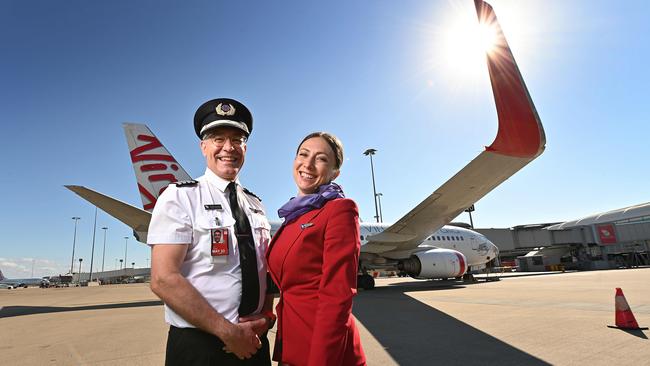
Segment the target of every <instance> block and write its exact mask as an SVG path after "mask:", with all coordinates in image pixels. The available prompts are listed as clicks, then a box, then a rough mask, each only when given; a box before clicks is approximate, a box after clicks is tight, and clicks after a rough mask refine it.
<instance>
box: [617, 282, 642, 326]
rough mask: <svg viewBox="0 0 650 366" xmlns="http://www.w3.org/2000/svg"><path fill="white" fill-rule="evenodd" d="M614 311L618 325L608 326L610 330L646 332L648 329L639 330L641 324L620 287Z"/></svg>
mask: <svg viewBox="0 0 650 366" xmlns="http://www.w3.org/2000/svg"><path fill="white" fill-rule="evenodd" d="M614 308H615V309H614V310H615V313H616V325H615V326H614V325H608V327H610V328H618V329H630V330H645V329H648V328H639V323H637V322H636V319H635V318H634V314H632V310H630V305H628V304H627V300H625V295H623V290H621V288H620V287H617V288H616V296H614Z"/></svg>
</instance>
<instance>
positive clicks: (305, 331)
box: [266, 198, 366, 366]
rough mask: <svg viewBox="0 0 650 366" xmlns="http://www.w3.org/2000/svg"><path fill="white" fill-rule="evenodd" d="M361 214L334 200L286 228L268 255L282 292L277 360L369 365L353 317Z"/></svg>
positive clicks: (301, 364)
mask: <svg viewBox="0 0 650 366" xmlns="http://www.w3.org/2000/svg"><path fill="white" fill-rule="evenodd" d="M359 239H360V238H359V212H358V209H357V206H356V204H355V203H354V201H352V200H350V199H345V198H342V199H335V200H332V201H329V202H327V203H326V204H325V205H324V206H323V207H322V208H320V209H315V210H312V211H309V212H307V213H306V214H304V215H302V216H301V217H299V218H298V219H296V220H295V221H293V222H292V223H290V224H288V225H283V226H282V227H281V228H280V229H279V230H278V232H277V233H276V234H275V235H274V237H273V240H272V241H271V244H270V246H269V249H268V252H267V254H266V256H267V260H268V263H269V271H270V272H271V276H272V277H273V280H274V281H275V283H276V284H278V287H279V288H280V292H281V294H280V301H279V303H278V306H277V307H276V311H277V314H278V333H277V335H276V339H275V349H274V352H273V359H274V360H276V361H281V362H283V363H287V364H290V365H296V366H304V365H327V366H331V365H345V366H348V365H365V363H366V357H365V355H364V353H363V349H362V348H361V340H360V338H359V332H358V331H357V328H356V325H355V323H354V318H353V317H352V298H353V297H354V295H355V294H356V293H357V267H358V265H359V248H360V242H359Z"/></svg>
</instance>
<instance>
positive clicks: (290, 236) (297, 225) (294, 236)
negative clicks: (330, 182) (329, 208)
mask: <svg viewBox="0 0 650 366" xmlns="http://www.w3.org/2000/svg"><path fill="white" fill-rule="evenodd" d="M324 207H325V206H324V205H323V207H321V208H319V209H315V210H312V211H309V212H307V213H306V214H304V215H302V216H300V217H299V218H298V219H297V220H296V221H294V222H292V223H290V224H288V225H284V224H283V225H282V226H280V228H279V229H278V231H277V232H276V233H275V235H273V238H272V239H271V243H270V244H269V249H268V250H267V251H266V260H267V262H268V260H269V255H270V254H271V250H272V249H273V246H274V244H275V241H276V239H277V238H279V237H280V234H282V235H283V240H286V241H288V242H290V243H291V244H289V245H288V247H287V253H289V251H291V248H292V247H293V246H294V244H296V241H297V240H298V238H300V236H301V235H302V233H303V232H304V231H305V229H307V228H308V227H309V226H307V225H309V224H310V223H312V221H313V220H314V219H315V218H316V217H317V216H318V215H319V214H320V213H321V212H322V211H323V208H324ZM285 259H286V258H285ZM283 264H284V261H283ZM277 275H278V276H281V273H277ZM271 276H272V277H273V279H274V280H275V281H276V283H278V284H279V283H280V282H278V280H279V279H280V278H277V277H276V273H273V272H271Z"/></svg>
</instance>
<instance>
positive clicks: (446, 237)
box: [271, 222, 499, 267]
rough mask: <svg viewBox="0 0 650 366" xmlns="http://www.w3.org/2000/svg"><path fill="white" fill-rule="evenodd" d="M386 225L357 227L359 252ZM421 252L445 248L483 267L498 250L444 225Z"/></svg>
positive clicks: (467, 232) (485, 240) (466, 231)
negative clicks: (457, 252)
mask: <svg viewBox="0 0 650 366" xmlns="http://www.w3.org/2000/svg"><path fill="white" fill-rule="evenodd" d="M281 224H282V223H281V222H271V235H274V234H275V232H276V231H277V230H278V228H279V227H280V225H281ZM390 226H391V224H386V223H381V224H379V223H377V224H375V223H365V222H362V223H361V224H360V225H359V229H360V235H361V237H360V239H361V252H363V246H364V245H365V244H366V243H368V237H369V236H372V235H375V234H378V233H380V232H382V231H384V230H385V229H386V228H388V227H390ZM419 248H422V250H425V249H429V248H445V249H453V250H457V251H459V252H461V253H463V255H464V256H465V258H466V260H467V265H468V266H470V267H480V266H484V265H485V264H486V263H487V262H489V261H491V260H493V259H494V258H496V257H497V255H498V253H499V249H498V248H497V246H496V245H494V243H492V242H491V241H490V240H488V238H486V237H485V235H483V234H481V233H478V232H476V231H473V230H469V229H465V228H461V227H457V226H450V225H445V226H443V227H442V228H441V229H440V230H438V231H436V232H435V233H433V234H431V235H430V236H429V237H427V238H426V239H425V240H424V241H423V242H422V243H421V244H420V245H419Z"/></svg>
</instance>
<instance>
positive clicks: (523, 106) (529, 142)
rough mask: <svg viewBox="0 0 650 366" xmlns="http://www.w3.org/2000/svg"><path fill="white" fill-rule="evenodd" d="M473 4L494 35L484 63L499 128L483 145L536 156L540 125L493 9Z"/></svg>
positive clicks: (482, 3)
mask: <svg viewBox="0 0 650 366" xmlns="http://www.w3.org/2000/svg"><path fill="white" fill-rule="evenodd" d="M474 5H475V6H476V14H477V16H478V19H479V22H480V23H483V24H487V25H489V26H490V27H493V28H494V30H495V32H496V35H497V41H496V42H495V43H496V44H495V48H494V50H492V51H490V52H488V55H487V63H488V70H489V72H490V82H491V83H492V92H493V94H494V101H495V103H496V108H497V114H498V116H499V131H498V133H497V136H496V138H495V139H494V142H492V145H490V146H488V147H487V148H486V149H487V150H488V151H492V152H495V153H498V154H503V155H508V156H516V157H521V158H533V157H536V156H538V155H540V154H541V153H542V152H543V151H544V147H545V145H546V136H545V135H544V128H543V127H542V124H541V122H540V119H539V116H538V115H537V111H536V110H535V106H534V105H533V102H532V100H531V98H530V94H528V89H527V88H526V84H525V83H524V79H523V78H522V76H521V73H520V71H519V68H518V67H517V63H516V62H515V58H514V56H513V55H512V52H511V51H510V46H509V45H508V42H507V41H506V38H505V36H504V34H503V31H502V30H501V26H500V25H499V22H498V21H497V17H496V14H495V13H494V9H492V6H490V4H488V3H486V2H485V1H483V0H474Z"/></svg>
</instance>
